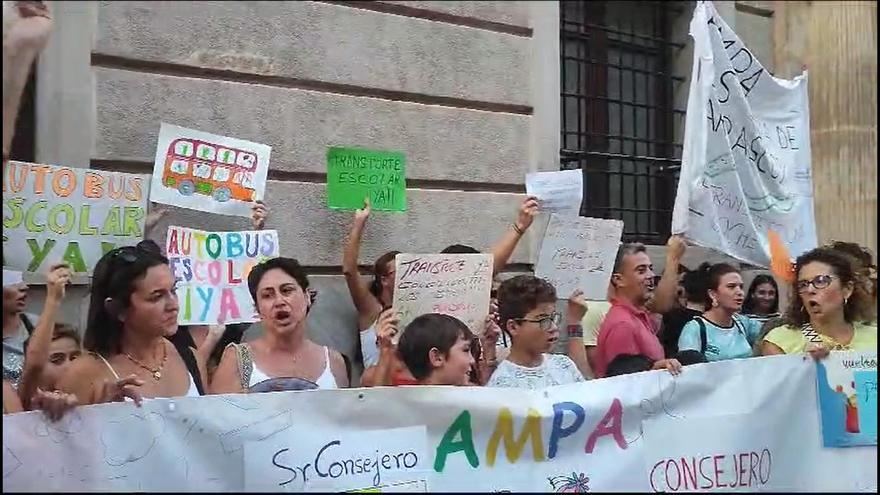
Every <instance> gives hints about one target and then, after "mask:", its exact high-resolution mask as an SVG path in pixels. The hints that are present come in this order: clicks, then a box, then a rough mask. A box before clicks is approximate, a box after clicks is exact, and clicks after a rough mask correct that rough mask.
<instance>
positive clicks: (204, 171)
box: [150, 122, 272, 217]
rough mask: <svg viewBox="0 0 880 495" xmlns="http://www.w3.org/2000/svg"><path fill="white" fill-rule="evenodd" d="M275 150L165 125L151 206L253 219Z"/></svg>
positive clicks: (158, 150)
mask: <svg viewBox="0 0 880 495" xmlns="http://www.w3.org/2000/svg"><path fill="white" fill-rule="evenodd" d="M271 151H272V148H270V147H269V146H266V145H265V144H259V143H253V142H251V141H245V140H243V139H236V138H231V137H226V136H219V135H217V134H210V133H207V132H201V131H196V130H193V129H187V128H185V127H178V126H175V125H170V124H166V123H164V122H163V123H162V126H161V127H160V129H159V143H158V145H157V147H156V160H155V162H154V163H153V181H152V187H151V188H150V201H153V202H156V203H163V204H167V205H172V206H179V207H181V208H189V209H191V210H199V211H207V212H210V213H218V214H221V215H234V216H242V217H250V215H251V209H250V208H251V204H250V203H251V202H252V201H255V200H261V199H263V197H264V194H265V191H266V175H267V174H268V173H269V154H270V152H271Z"/></svg>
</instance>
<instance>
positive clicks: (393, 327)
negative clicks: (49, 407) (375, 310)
mask: <svg viewBox="0 0 880 495" xmlns="http://www.w3.org/2000/svg"><path fill="white" fill-rule="evenodd" d="M399 324H400V319H399V318H398V317H397V313H396V312H395V311H394V308H388V309H386V310H385V311H383V312H382V313H381V314H380V315H379V320H378V321H377V322H376V344H378V346H379V350H391V349H394V347H395V345H394V342H395V337H396V336H397V333H398V331H399V330H398V325H399Z"/></svg>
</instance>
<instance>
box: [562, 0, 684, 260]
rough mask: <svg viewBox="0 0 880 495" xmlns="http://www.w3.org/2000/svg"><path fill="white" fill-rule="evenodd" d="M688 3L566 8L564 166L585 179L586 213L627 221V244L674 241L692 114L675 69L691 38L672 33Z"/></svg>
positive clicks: (575, 5) (583, 209)
mask: <svg viewBox="0 0 880 495" xmlns="http://www.w3.org/2000/svg"><path fill="white" fill-rule="evenodd" d="M684 5H686V4H683V3H682V2H653V1H650V2H649V1H642V2H581V1H571V2H568V1H566V2H560V4H559V11H560V56H561V60H560V66H561V68H562V78H561V81H562V101H561V103H562V112H561V113H562V126H561V128H562V140H561V143H562V149H561V150H560V158H561V162H562V168H563V169H577V168H580V169H581V170H583V172H584V201H583V203H582V205H581V215H584V216H591V217H599V218H616V219H620V220H623V222H624V240H625V241H639V242H644V243H650V244H662V243H665V242H666V239H667V237H668V236H669V231H670V224H671V222H672V206H673V202H674V200H675V188H676V184H677V180H678V177H677V175H678V170H679V168H680V164H681V150H682V146H681V144H680V143H677V142H676V140H675V127H676V125H678V126H680V128H681V129H683V128H684V127H683V126H684V113H685V112H684V111H683V110H680V109H676V108H674V107H673V95H674V94H675V91H676V90H679V89H681V88H680V86H681V85H682V84H683V83H684V81H685V79H684V78H683V77H680V76H677V75H673V71H672V65H673V64H672V61H673V57H674V56H675V55H676V54H678V53H679V51H680V50H681V48H683V47H684V42H685V40H684V39H682V40H678V41H672V39H671V36H670V30H671V28H672V22H673V21H674V20H676V19H677V17H678V16H681V15H687V14H685V13H684V12H685V8H684ZM685 35H686V33H685ZM684 89H685V90H686V88H684Z"/></svg>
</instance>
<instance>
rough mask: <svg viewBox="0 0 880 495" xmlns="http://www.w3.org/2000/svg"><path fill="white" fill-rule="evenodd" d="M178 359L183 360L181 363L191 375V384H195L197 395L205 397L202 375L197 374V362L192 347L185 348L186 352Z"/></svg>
mask: <svg viewBox="0 0 880 495" xmlns="http://www.w3.org/2000/svg"><path fill="white" fill-rule="evenodd" d="M180 357H181V358H182V359H183V363H184V364H186V369H187V371H189V374H190V375H192V379H193V383H195V384H196V390H198V391H199V395H205V388H204V386H203V385H202V374H201V372H199V361H198V360H197V359H196V350H195V349H193V348H192V347H187V348H186V351H185V352H183V353H181V354H180Z"/></svg>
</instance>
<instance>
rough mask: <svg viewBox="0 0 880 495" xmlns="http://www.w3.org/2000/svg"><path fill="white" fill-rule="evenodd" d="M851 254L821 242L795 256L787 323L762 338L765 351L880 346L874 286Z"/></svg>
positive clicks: (815, 351)
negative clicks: (871, 292) (871, 289)
mask: <svg viewBox="0 0 880 495" xmlns="http://www.w3.org/2000/svg"><path fill="white" fill-rule="evenodd" d="M858 268H859V263H858V261H857V260H855V259H854V258H853V257H852V256H850V255H848V254H846V253H844V252H842V251H839V250H837V249H834V248H833V247H830V246H822V247H818V248H816V249H813V250H811V251H808V252H806V253H804V254H802V255H800V256H799V257H798V258H797V260H796V261H795V266H794V273H795V277H796V278H795V280H794V283H793V287H792V289H793V290H792V293H793V294H797V297H794V298H792V301H791V304H789V307H788V311H787V312H786V323H787V324H786V325H784V326H781V327H777V328H774V329H773V330H771V331H770V332H769V333H768V334H767V335H766V336H765V337H764V340H763V342H762V344H761V353H762V354H763V355H765V356H767V355H773V354H797V353H802V352H805V351H806V352H809V353H810V354H812V355H813V356H814V357H816V358H821V357H823V356H825V355H827V353H828V352H829V351H833V350H847V351H849V350H852V351H868V350H877V326H876V325H875V324H866V323H864V322H865V321H871V320H872V319H876V315H872V314H870V313H871V309H872V301H871V296H870V295H869V288H868V287H866V285H865V283H863V282H862V281H861V280H860V279H859V277H858V273H857V270H858Z"/></svg>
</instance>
